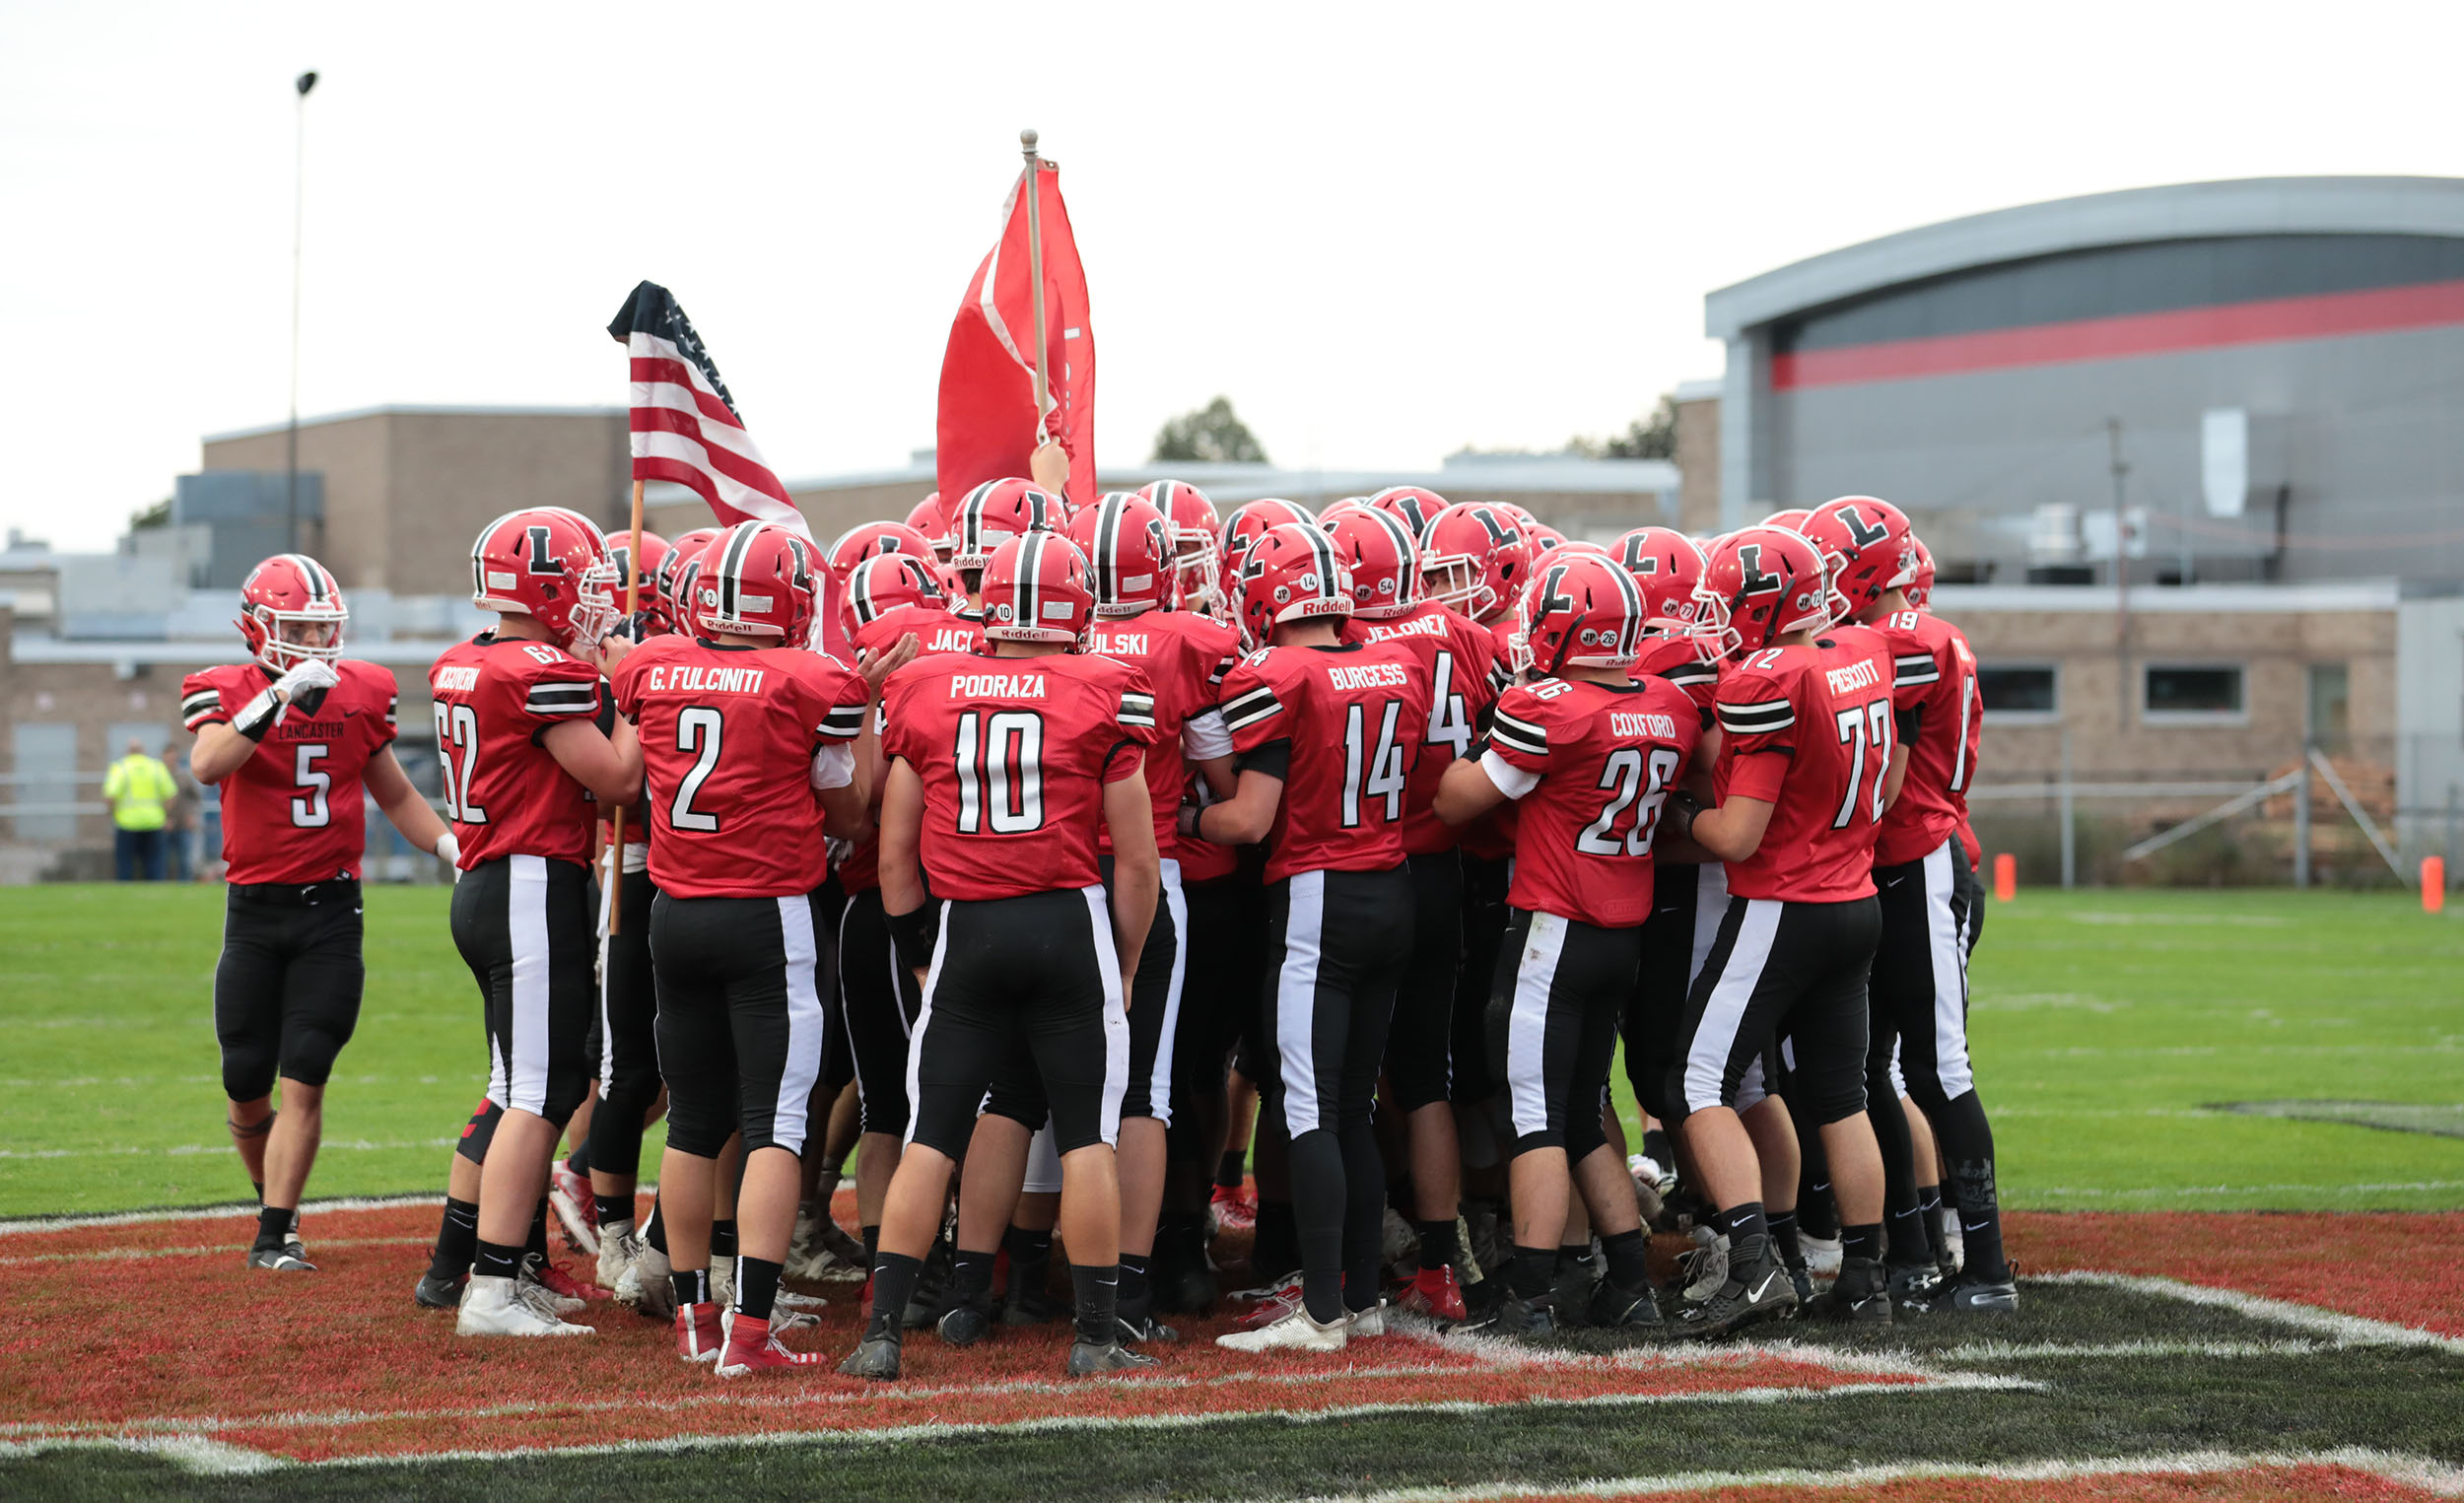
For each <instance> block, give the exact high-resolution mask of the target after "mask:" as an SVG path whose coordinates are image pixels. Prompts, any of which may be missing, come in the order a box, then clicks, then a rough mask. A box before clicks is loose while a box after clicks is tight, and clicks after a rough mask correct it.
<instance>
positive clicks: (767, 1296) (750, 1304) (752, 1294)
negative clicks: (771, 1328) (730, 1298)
mask: <svg viewBox="0 0 2464 1503" xmlns="http://www.w3.org/2000/svg"><path fill="white" fill-rule="evenodd" d="M785 1269H786V1264H776V1263H772V1262H771V1261H770V1260H769V1259H767V1258H748V1257H743V1256H740V1255H739V1256H738V1257H737V1259H736V1311H737V1313H738V1314H740V1315H742V1316H744V1317H745V1318H746V1319H747V1320H754V1321H767V1320H769V1319H770V1307H771V1306H772V1305H773V1304H774V1303H776V1302H777V1301H778V1298H779V1275H780V1274H781V1273H782V1272H784V1271H785Z"/></svg>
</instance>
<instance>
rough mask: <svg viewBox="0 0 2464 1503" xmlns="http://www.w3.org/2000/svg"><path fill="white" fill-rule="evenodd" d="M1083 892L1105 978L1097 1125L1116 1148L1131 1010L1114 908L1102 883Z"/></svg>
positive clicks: (1124, 1092)
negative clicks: (1101, 1093)
mask: <svg viewBox="0 0 2464 1503" xmlns="http://www.w3.org/2000/svg"><path fill="white" fill-rule="evenodd" d="M1080 891H1082V892H1084V893H1085V894H1086V916H1087V927H1088V928H1090V929H1092V930H1093V931H1094V935H1095V969H1096V971H1097V972H1098V973H1100V974H1101V975H1102V976H1103V978H1104V1097H1103V1102H1104V1107H1103V1114H1102V1115H1101V1116H1100V1117H1099V1118H1097V1119H1096V1125H1097V1127H1100V1128H1101V1129H1102V1130H1103V1134H1104V1141H1105V1142H1106V1143H1107V1144H1110V1145H1113V1146H1116V1147H1117V1146H1119V1145H1120V1142H1121V1098H1122V1097H1124V1096H1126V1095H1128V1094H1129V1008H1128V1007H1127V1006H1126V1005H1124V1004H1123V1002H1122V998H1121V988H1122V983H1123V977H1122V975H1121V952H1120V951H1119V950H1117V949H1115V948H1114V947H1113V942H1112V905H1111V904H1110V903H1108V902H1106V901H1105V900H1104V887H1103V884H1102V883H1100V882H1099V883H1097V884H1096V885H1095V886H1093V887H1088V888H1082V889H1080Z"/></svg>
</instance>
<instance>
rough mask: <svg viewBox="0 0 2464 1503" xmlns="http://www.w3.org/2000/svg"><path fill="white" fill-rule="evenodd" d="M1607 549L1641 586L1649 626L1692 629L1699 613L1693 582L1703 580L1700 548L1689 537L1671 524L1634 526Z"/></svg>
mask: <svg viewBox="0 0 2464 1503" xmlns="http://www.w3.org/2000/svg"><path fill="white" fill-rule="evenodd" d="M1608 553H1609V556H1610V557H1611V558H1614V559H1615V560H1616V561H1617V563H1618V564H1619V565H1621V566H1623V568H1624V570H1625V572H1626V573H1627V574H1630V575H1632V576H1633V577H1634V582H1635V584H1636V585H1638V586H1639V587H1640V588H1641V589H1642V592H1643V611H1644V615H1645V626H1646V628H1647V629H1648V630H1652V631H1691V630H1693V628H1694V626H1695V625H1696V623H1697V622H1699V621H1700V620H1701V617H1702V607H1701V605H1700V603H1699V602H1697V601H1696V600H1695V599H1694V586H1695V585H1697V584H1699V583H1701V582H1702V549H1700V548H1698V547H1696V546H1695V544H1694V540H1693V539H1692V538H1690V537H1687V536H1686V535H1685V534H1684V533H1682V532H1679V531H1677V529H1676V528H1674V527H1637V528H1635V529H1634V530H1633V531H1631V532H1628V533H1626V534H1625V535H1624V536H1622V537H1620V538H1618V539H1617V540H1616V542H1615V543H1614V544H1613V545H1611V546H1610V548H1609V550H1608Z"/></svg>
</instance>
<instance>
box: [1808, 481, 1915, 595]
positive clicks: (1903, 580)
mask: <svg viewBox="0 0 2464 1503" xmlns="http://www.w3.org/2000/svg"><path fill="white" fill-rule="evenodd" d="M1797 530H1798V531H1800V532H1803V533H1804V534H1805V535H1806V537H1807V538H1808V539H1809V540H1810V541H1812V542H1813V544H1814V548H1815V549H1816V550H1817V551H1818V552H1819V553H1820V554H1821V555H1822V568H1823V571H1824V573H1826V574H1828V575H1829V576H1830V581H1831V595H1832V600H1831V608H1832V618H1831V619H1833V620H1834V621H1854V620H1856V619H1857V618H1858V617H1860V616H1863V615H1864V614H1865V613H1866V612H1867V611H1869V610H1872V609H1873V608H1874V602H1875V601H1877V600H1880V599H1881V598H1882V595H1883V592H1884V591H1886V590H1893V589H1898V588H1901V587H1903V586H1905V585H1906V584H1907V582H1908V581H1910V580H1913V579H1915V578H1916V532H1915V529H1913V528H1912V527H1910V526H1909V525H1908V513H1907V512H1902V511H1900V510H1899V509H1898V508H1897V507H1894V506H1892V505H1891V504H1890V503H1889V502H1887V501H1883V500H1882V499H1881V498H1880V497H1876V496H1842V497H1840V498H1838V499H1837V500H1835V501H1826V502H1824V503H1822V504H1821V505H1820V506H1818V507H1815V508H1814V514H1813V515H1811V516H1809V517H1807V518H1806V524H1805V525H1804V526H1802V527H1800V528H1798V529H1797Z"/></svg>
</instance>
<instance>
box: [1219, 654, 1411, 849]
mask: <svg viewBox="0 0 2464 1503" xmlns="http://www.w3.org/2000/svg"><path fill="white" fill-rule="evenodd" d="M1428 719H1429V681H1428V678H1427V677H1426V676H1425V675H1424V674H1423V673H1422V672H1421V669H1420V660H1419V658H1418V657H1417V656H1415V655H1414V654H1413V653H1412V651H1411V650H1410V649H1407V648H1405V647H1403V645H1402V644H1400V643H1391V642H1381V643H1352V644H1348V645H1346V646H1343V647H1337V648H1264V649H1260V650H1258V651H1256V652H1252V653H1251V654H1250V655H1249V656H1247V657H1245V658H1243V659H1242V660H1241V662H1240V664H1239V665H1238V666H1236V667H1235V668H1233V670H1232V671H1231V673H1230V674H1228V675H1226V676H1225V678H1224V681H1223V722H1224V724H1225V725H1226V726H1227V727H1229V728H1230V730H1231V732H1232V744H1233V746H1234V747H1235V748H1236V749H1237V750H1238V751H1239V752H1240V753H1241V754H1242V756H1243V757H1244V758H1247V757H1250V756H1252V755H1254V754H1256V753H1258V752H1259V751H1261V750H1262V749H1264V748H1266V747H1268V746H1271V745H1272V744H1274V743H1275V742H1278V741H1279V742H1283V743H1285V744H1286V746H1287V752H1286V756H1287V758H1288V761H1287V763H1286V766H1285V770H1284V773H1283V799H1282V802H1280V803H1279V804H1277V805H1276V807H1275V812H1274V830H1273V833H1272V834H1271V835H1270V836H1268V841H1269V843H1270V844H1269V846H1268V849H1267V853H1266V880H1267V881H1269V882H1280V881H1282V880H1283V879H1284V878H1286V877H1289V876H1291V875H1293V874H1294V873H1295V872H1302V871H1385V870H1388V869H1390V868H1392V867H1394V866H1395V865H1397V864H1399V863H1400V862H1401V861H1402V860H1403V794H1404V790H1405V789H1406V788H1407V787H1408V786H1410V780H1411V767H1412V764H1413V762H1414V761H1416V760H1417V759H1418V758H1419V755H1420V742H1421V738H1422V736H1423V735H1424V734H1425V733H1426V730H1427V727H1428Z"/></svg>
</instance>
